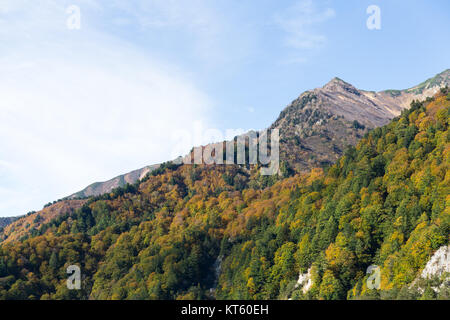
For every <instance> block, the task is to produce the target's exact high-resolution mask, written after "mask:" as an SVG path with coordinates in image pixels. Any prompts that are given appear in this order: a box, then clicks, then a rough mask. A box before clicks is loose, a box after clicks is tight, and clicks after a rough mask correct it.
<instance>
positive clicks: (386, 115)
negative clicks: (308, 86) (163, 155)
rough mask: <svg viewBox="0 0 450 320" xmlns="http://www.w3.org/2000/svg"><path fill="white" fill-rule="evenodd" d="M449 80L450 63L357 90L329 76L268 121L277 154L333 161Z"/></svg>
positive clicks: (95, 190)
mask: <svg viewBox="0 0 450 320" xmlns="http://www.w3.org/2000/svg"><path fill="white" fill-rule="evenodd" d="M446 85H449V86H450V69H448V70H446V71H444V72H442V73H440V74H438V75H436V76H435V77H433V78H430V79H428V80H426V81H425V82H423V83H421V84H419V85H417V86H415V87H413V88H410V89H406V90H386V91H381V92H372V91H364V90H359V89H356V88H355V87H353V86H352V85H351V84H349V83H347V82H345V81H343V80H341V79H339V78H334V79H332V80H331V81H330V82H329V83H328V84H326V85H325V86H324V87H323V88H317V89H314V90H311V91H306V92H305V93H303V94H302V95H300V97H299V98H298V99H296V100H294V101H293V102H292V103H291V104H290V105H289V106H287V107H286V108H285V109H284V110H283V111H282V112H281V114H280V116H279V117H278V119H277V120H276V121H275V122H274V123H273V124H272V125H271V126H270V128H271V129H273V128H278V129H280V134H281V136H280V138H281V141H280V149H281V150H280V157H281V160H282V161H284V162H286V163H287V164H289V165H290V167H291V168H292V169H295V170H296V171H298V172H305V171H308V170H309V169H311V168H314V167H317V166H321V165H324V164H326V165H330V164H333V163H334V162H335V161H336V160H337V159H338V158H339V157H340V156H342V154H343V150H344V149H345V148H346V147H347V146H348V145H356V143H357V142H358V141H359V140H360V139H361V137H362V136H363V135H364V134H365V133H366V132H368V130H369V129H373V128H375V127H379V126H382V125H385V124H386V123H388V122H389V121H390V120H391V119H392V118H394V117H395V116H398V115H399V114H400V112H401V111H402V110H403V109H406V108H408V107H409V105H410V103H411V102H412V101H413V100H423V99H425V98H426V97H429V96H432V95H434V94H435V93H437V92H438V91H439V88H441V87H445V86H446ZM158 167H159V165H152V166H148V167H145V168H143V169H140V170H136V171H133V172H130V173H128V174H125V175H122V176H119V177H116V178H114V179H111V180H109V181H106V182H97V183H94V184H92V185H90V186H88V187H87V188H85V189H83V190H82V191H80V192H77V193H75V194H73V195H71V196H70V197H69V199H75V198H85V197H90V196H97V195H100V194H104V193H107V192H110V191H111V190H112V189H114V188H117V187H122V186H124V185H125V184H126V183H130V184H133V183H135V182H136V181H138V180H140V179H142V178H143V177H144V176H145V175H146V174H147V173H148V172H151V171H153V170H155V169H157V168H158Z"/></svg>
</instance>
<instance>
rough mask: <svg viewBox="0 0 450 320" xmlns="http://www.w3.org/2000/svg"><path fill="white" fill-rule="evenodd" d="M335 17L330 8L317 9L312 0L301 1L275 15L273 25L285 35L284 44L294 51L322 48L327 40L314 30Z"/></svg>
mask: <svg viewBox="0 0 450 320" xmlns="http://www.w3.org/2000/svg"><path fill="white" fill-rule="evenodd" d="M335 15H336V13H335V11H334V10H333V9H332V8H325V9H323V10H321V9H319V8H318V7H317V6H316V4H315V3H314V2H313V1H312V0H302V1H298V2H296V3H295V5H294V6H292V7H290V8H288V9H287V10H285V11H283V12H281V13H278V14H276V15H275V23H276V24H277V25H278V26H279V27H280V28H281V29H282V30H283V31H284V32H285V33H286V37H285V38H284V44H285V45H286V46H288V47H291V48H295V49H313V48H318V47H320V46H322V45H323V44H324V43H325V42H326V40H327V38H326V36H325V35H323V34H321V33H319V32H318V31H317V30H316V28H317V27H318V26H319V25H320V24H322V23H324V22H325V21H327V20H329V19H331V18H333V17H334V16H335Z"/></svg>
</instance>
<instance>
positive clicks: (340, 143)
mask: <svg viewBox="0 0 450 320" xmlns="http://www.w3.org/2000/svg"><path fill="white" fill-rule="evenodd" d="M448 85H450V69H448V70H446V71H444V72H442V73H440V74H438V75H436V76H435V77H433V78H431V79H428V80H427V81H425V82H423V83H421V84H420V85H418V86H415V87H413V88H410V89H406V90H387V91H381V92H372V91H365V90H359V89H357V88H355V87H354V86H352V85H351V84H349V83H347V82H345V81H343V80H341V79H339V78H334V79H332V80H331V81H330V82H329V83H327V84H326V85H325V86H323V87H322V88H317V89H314V90H310V91H306V92H304V93H303V94H301V95H300V97H299V98H297V99H296V100H294V101H293V102H292V103H291V104H290V105H289V106H287V107H286V108H285V109H284V110H283V111H282V112H281V114H280V116H279V117H278V119H277V120H276V121H275V122H274V123H273V124H272V126H271V127H270V128H271V129H274V128H277V129H279V130H280V139H281V140H280V157H281V159H282V160H285V161H287V162H288V163H289V164H290V166H291V167H292V168H293V169H295V170H296V171H300V172H301V171H308V170H310V169H311V168H314V167H317V166H320V165H323V164H326V165H330V164H333V163H334V162H335V161H336V160H337V159H338V158H339V157H340V156H342V154H343V151H344V149H345V148H346V147H347V146H348V145H356V143H357V142H358V141H359V140H360V139H361V137H362V136H363V135H364V134H366V133H367V132H368V131H369V130H371V129H373V128H376V127H379V126H382V125H385V124H387V123H388V122H389V121H390V120H392V119H393V118H394V117H396V116H398V115H399V114H400V113H401V111H402V110H404V109H406V108H408V107H409V105H410V103H411V102H412V101H413V100H423V99H425V98H426V97H430V96H433V95H434V94H436V93H437V92H438V91H439V89H440V88H442V87H445V86H448Z"/></svg>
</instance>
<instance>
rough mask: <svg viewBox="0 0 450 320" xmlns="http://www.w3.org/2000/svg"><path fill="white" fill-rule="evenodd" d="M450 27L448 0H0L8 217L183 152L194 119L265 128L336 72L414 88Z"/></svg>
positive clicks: (0, 190) (445, 46)
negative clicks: (373, 17) (374, 21)
mask: <svg viewBox="0 0 450 320" xmlns="http://www.w3.org/2000/svg"><path fill="white" fill-rule="evenodd" d="M73 5H75V6H76V7H77V8H79V10H80V22H81V24H80V27H81V28H80V29H74V30H72V29H69V28H68V27H67V20H68V19H69V18H70V17H71V14H73V11H71V12H69V13H68V12H67V11H66V10H67V8H69V7H70V6H73ZM370 5H377V6H378V7H379V8H380V10H381V29H380V30H369V29H368V28H367V27H366V20H367V19H368V17H369V15H368V14H367V13H366V9H367V7H368V6H370ZM448 21H450V4H449V2H448V1H446V0H442V1H425V0H423V1H393V0H389V1H387V0H386V1H381V0H370V1H365V0H345V1H344V0H340V1H337V0H324V1H308V0H298V1H268V0H259V1H248V0H240V1H230V0H218V1H201V0H189V1H187V0H179V1H175V0H165V1H161V0H148V1H143V0H128V1H119V0H110V1H106V0H105V1H100V0H62V1H54V0H42V1H39V3H38V1H33V0H0V74H1V76H0V216H13V215H19V214H25V213H26V212H28V211H30V210H37V209H40V208H41V207H42V205H43V204H44V203H46V202H49V201H53V200H55V199H58V198H61V197H64V196H66V195H68V194H71V193H73V192H75V191H78V190H79V189H82V188H83V187H85V186H86V185H88V184H90V183H91V182H94V181H103V180H107V179H109V178H112V177H114V176H116V175H118V174H121V173H125V172H128V171H130V170H133V169H136V168H140V167H143V166H145V165H149V164H153V163H158V162H161V161H165V160H168V159H171V158H173V157H174V155H177V154H182V153H184V152H186V151H187V150H189V148H190V147H191V146H192V144H196V142H197V141H194V140H190V139H179V137H180V132H181V136H183V137H184V138H185V137H186V135H185V134H184V135H183V132H190V131H192V130H193V128H194V127H195V124H199V123H200V124H202V126H203V128H205V129H206V128H215V129H217V130H219V131H222V132H225V130H227V129H241V130H246V129H250V128H253V129H263V128H265V127H267V126H269V125H270V123H271V122H272V121H273V120H275V118H276V117H277V116H278V114H279V113H280V111H281V110H282V109H283V108H284V107H285V106H286V105H287V104H289V103H290V102H291V101H292V100H294V99H295V98H296V97H297V96H298V95H299V94H301V93H302V92H303V91H305V90H308V89H312V88H315V87H319V86H323V85H324V84H325V83H326V82H328V81H329V80H330V79H331V78H333V77H335V76H338V77H340V78H342V79H344V80H346V81H348V82H350V83H352V84H353V85H355V86H356V87H358V88H361V89H366V90H383V89H391V88H394V89H403V88H408V87H411V86H413V85H415V84H418V83H420V82H422V81H423V80H425V79H426V78H429V77H431V76H433V75H435V74H436V73H439V72H441V71H443V70H445V69H447V68H449V67H450V61H449V60H450V55H449V54H448V52H450V41H448V40H449V36H448V35H449V31H450V30H449V29H450V26H449V24H448ZM180 129H181V131H180ZM177 132H178V135H177V134H174V133H177ZM177 137H178V138H177ZM214 139H215V138H214V137H211V139H210V140H214ZM205 140H208V138H205ZM201 142H206V141H201ZM175 146H176V147H175Z"/></svg>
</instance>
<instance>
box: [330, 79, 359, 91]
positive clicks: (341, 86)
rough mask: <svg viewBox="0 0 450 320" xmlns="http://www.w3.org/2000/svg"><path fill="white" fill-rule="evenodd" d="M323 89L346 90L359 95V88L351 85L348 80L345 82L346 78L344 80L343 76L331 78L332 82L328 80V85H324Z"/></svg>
mask: <svg viewBox="0 0 450 320" xmlns="http://www.w3.org/2000/svg"><path fill="white" fill-rule="evenodd" d="M322 89H324V90H327V91H336V92H338V91H346V92H350V93H353V94H357V95H359V91H358V89H356V88H355V87H354V86H353V85H351V84H350V83H348V82H345V81H344V80H342V79H341V78H338V77H334V78H333V79H331V80H330V82H328V83H327V84H326V85H324V86H323V88H322Z"/></svg>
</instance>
